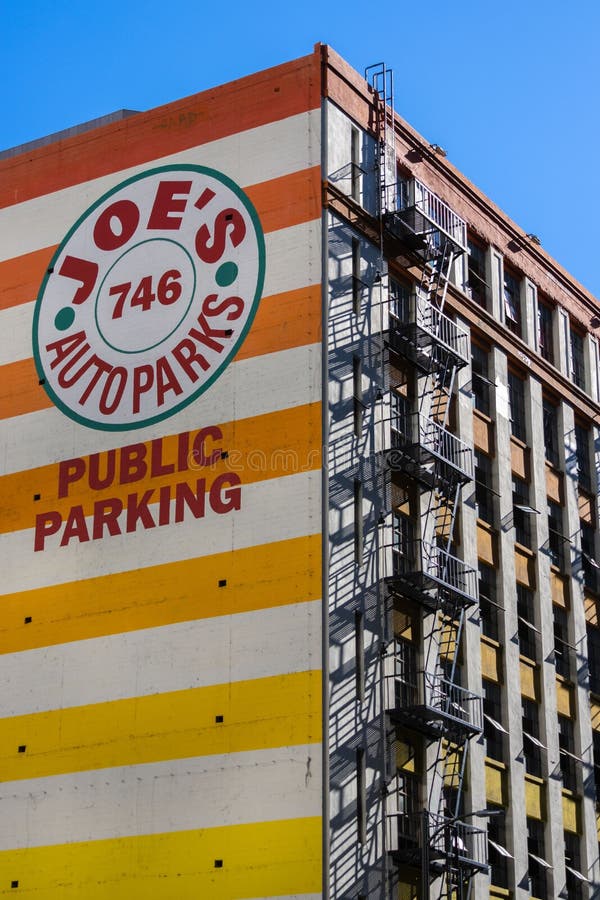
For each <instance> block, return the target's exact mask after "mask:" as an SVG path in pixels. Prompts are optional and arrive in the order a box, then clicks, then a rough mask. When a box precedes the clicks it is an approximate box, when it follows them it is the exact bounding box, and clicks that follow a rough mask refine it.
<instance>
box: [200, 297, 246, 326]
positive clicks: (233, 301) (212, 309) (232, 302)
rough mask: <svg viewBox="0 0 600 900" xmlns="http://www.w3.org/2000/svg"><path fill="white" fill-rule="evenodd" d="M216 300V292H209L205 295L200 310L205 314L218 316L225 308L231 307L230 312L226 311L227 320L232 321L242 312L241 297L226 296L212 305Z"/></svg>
mask: <svg viewBox="0 0 600 900" xmlns="http://www.w3.org/2000/svg"><path fill="white" fill-rule="evenodd" d="M217 300H218V294H209V295H208V297H206V299H205V300H204V303H203V304H202V312H203V313H204V315H205V316H220V315H221V313H223V312H225V310H226V309H228V308H229V307H233V310H232V312H229V313H227V321H228V322H234V321H235V320H236V319H239V317H240V316H241V314H242V313H243V312H244V301H243V300H242V298H241V297H227V299H226V300H221V302H220V303H219V302H217V304H216V306H213V304H214V303H215V302H216V301H217Z"/></svg>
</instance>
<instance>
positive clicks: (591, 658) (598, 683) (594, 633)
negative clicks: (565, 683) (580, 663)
mask: <svg viewBox="0 0 600 900" xmlns="http://www.w3.org/2000/svg"><path fill="white" fill-rule="evenodd" d="M587 644H588V666H589V670H590V691H592V693H594V694H600V629H599V628H596V627H595V626H594V625H590V624H589V623H588V626H587Z"/></svg>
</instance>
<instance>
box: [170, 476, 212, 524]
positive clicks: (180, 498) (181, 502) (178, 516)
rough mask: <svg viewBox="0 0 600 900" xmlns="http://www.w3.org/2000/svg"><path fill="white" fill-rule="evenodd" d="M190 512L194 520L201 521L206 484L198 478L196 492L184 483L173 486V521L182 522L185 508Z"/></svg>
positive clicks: (203, 511)
mask: <svg viewBox="0 0 600 900" xmlns="http://www.w3.org/2000/svg"><path fill="white" fill-rule="evenodd" d="M186 506H187V508H188V509H189V510H190V511H191V513H192V515H193V517H194V518H195V519H201V518H202V517H203V516H204V513H205V510H206V482H205V479H204V478H199V479H198V481H197V482H196V492H195V493H194V491H193V490H192V489H191V487H190V486H189V484H186V483H185V481H182V482H180V483H179V484H176V485H175V521H176V522H183V519H184V516H185V508H186Z"/></svg>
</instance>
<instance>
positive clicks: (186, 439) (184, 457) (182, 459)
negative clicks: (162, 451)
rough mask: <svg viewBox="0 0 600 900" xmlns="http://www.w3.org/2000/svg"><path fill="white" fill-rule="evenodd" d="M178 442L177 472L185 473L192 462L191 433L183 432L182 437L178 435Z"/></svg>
mask: <svg viewBox="0 0 600 900" xmlns="http://www.w3.org/2000/svg"><path fill="white" fill-rule="evenodd" d="M178 438H179V439H178V442H177V471H178V472H185V471H186V470H187V469H189V467H190V461H189V459H188V453H189V449H190V433H189V431H183V432H182V433H181V434H180V435H178Z"/></svg>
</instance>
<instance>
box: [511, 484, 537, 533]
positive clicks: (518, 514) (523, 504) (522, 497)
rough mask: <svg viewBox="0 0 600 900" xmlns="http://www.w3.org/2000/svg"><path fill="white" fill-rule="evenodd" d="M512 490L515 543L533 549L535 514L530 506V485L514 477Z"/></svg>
mask: <svg viewBox="0 0 600 900" xmlns="http://www.w3.org/2000/svg"><path fill="white" fill-rule="evenodd" d="M512 489H513V525H514V526H515V541H516V542H517V543H518V544H522V545H523V546H524V547H531V516H532V515H535V512H534V510H533V508H532V507H531V506H530V505H529V484H528V483H527V482H526V481H525V480H524V479H523V478H518V477H517V476H516V475H513V482H512Z"/></svg>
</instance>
